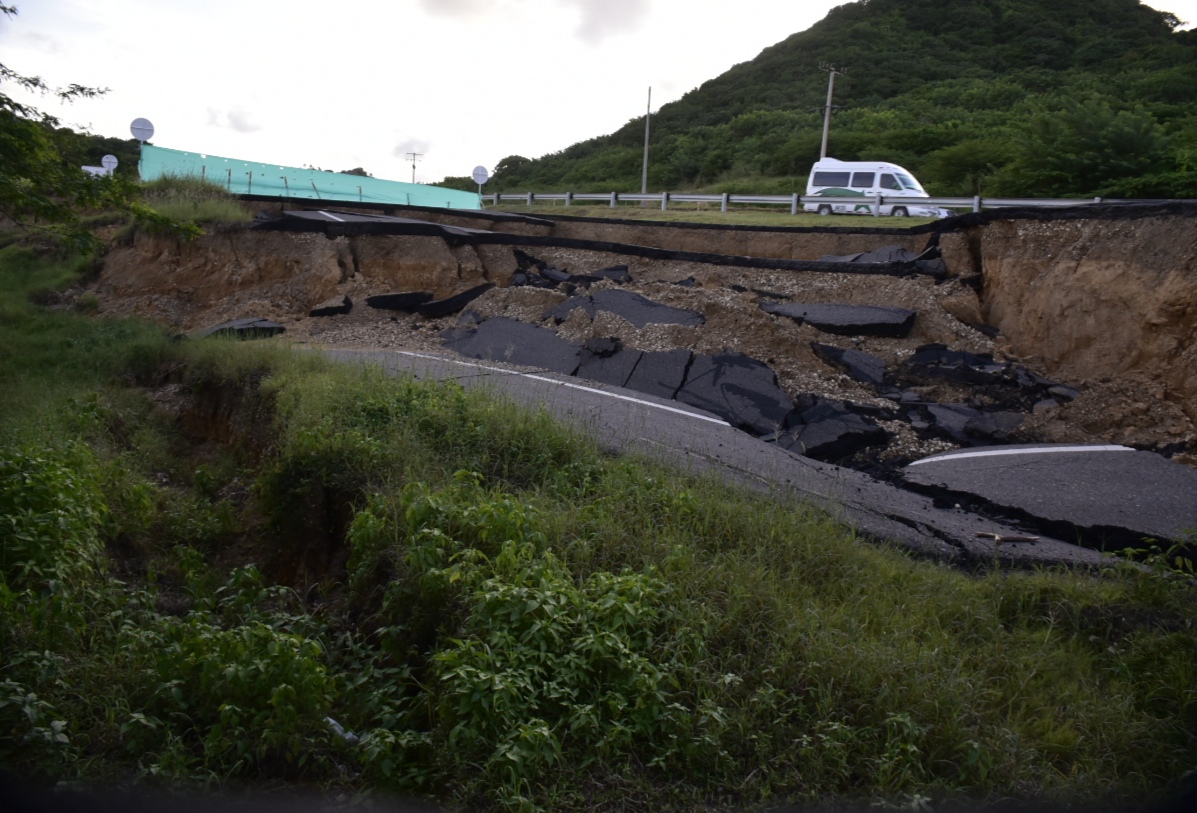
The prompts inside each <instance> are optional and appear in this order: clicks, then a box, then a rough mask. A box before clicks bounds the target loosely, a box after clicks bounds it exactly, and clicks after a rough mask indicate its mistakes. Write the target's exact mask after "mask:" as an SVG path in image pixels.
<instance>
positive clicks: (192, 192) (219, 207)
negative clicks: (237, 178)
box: [142, 176, 253, 225]
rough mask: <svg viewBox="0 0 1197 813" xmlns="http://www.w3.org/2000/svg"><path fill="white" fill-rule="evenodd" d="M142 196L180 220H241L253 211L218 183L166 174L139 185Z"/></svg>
mask: <svg viewBox="0 0 1197 813" xmlns="http://www.w3.org/2000/svg"><path fill="white" fill-rule="evenodd" d="M142 199H143V200H144V201H145V203H146V204H147V205H148V206H150V208H152V209H154V210H155V211H156V212H158V213H159V214H162V215H165V216H166V217H169V218H171V219H172V220H176V221H179V222H181V223H197V224H201V225H202V224H205V223H208V224H212V223H244V222H247V221H250V220H253V214H252V213H251V212H250V211H249V210H248V209H247V208H245V206H244V205H242V204H241V202H240V201H238V200H237V198H236V197H234V196H233V195H231V194H229V192H227V191H226V190H225V189H224V188H223V187H222V186H220V185H219V184H215V183H212V182H211V181H206V180H201V179H199V178H191V177H172V176H166V177H162V178H158V179H157V180H154V181H150V182H149V183H147V184H143V185H142Z"/></svg>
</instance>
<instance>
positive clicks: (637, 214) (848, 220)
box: [488, 201, 935, 229]
mask: <svg viewBox="0 0 1197 813" xmlns="http://www.w3.org/2000/svg"><path fill="white" fill-rule="evenodd" d="M700 207H701V204H672V203H671V204H670V208H669V209H668V210H666V211H664V212H662V211H661V206H660V204H659V203H657V204H647V205H644V206H641V205H640V204H632V203H621V204H619V205H618V206H616V207H615V208H612V207H611V206H609V205H607V204H601V205H588V204H581V203H574V204H573V205H572V206H566V205H565V204H564V203H562V202H559V201H555V202H553V203H543V204H538V205H534V206H515V205H512V204H510V203H504V204H503V205H502V206H497V207H496V206H490V207H488V208H489V209H494V210H498V211H503V212H512V213H515V214H526V215H533V216H535V215H543V216H554V215H558V216H571V217H611V218H623V219H630V220H645V221H649V220H652V221H658V222H664V223H722V224H726V225H732V226H766V227H770V228H797V227H803V228H824V229H825V228H848V229H851V228H857V229H877V228H882V229H902V228H911V227H913V226H920V225H922V224H924V223H933V222H935V221H934V220H933V219H932V218H928V217H907V218H892V217H865V216H863V215H833V216H831V217H822V216H820V215H817V214H806V213H801V212H800V213H799V214H796V215H792V214H790V211H789V209H788V208H785V207H775V208H771V209H760V208H753V207H750V206H746V205H736V206H729V207H728V210H727V211H726V212H722V211H720V209H719V206H718V205H717V204H711V205H710V206H709V207H707V208H700Z"/></svg>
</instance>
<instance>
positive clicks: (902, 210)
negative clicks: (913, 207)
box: [891, 206, 910, 217]
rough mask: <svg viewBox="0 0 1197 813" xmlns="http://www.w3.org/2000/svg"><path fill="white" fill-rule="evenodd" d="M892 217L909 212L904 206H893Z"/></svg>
mask: <svg viewBox="0 0 1197 813" xmlns="http://www.w3.org/2000/svg"><path fill="white" fill-rule="evenodd" d="M891 214H893V216H894V217H906V216H907V215H908V214H910V212H908V211H906V207H905V206H895V207H894V210H893V212H892V213H891Z"/></svg>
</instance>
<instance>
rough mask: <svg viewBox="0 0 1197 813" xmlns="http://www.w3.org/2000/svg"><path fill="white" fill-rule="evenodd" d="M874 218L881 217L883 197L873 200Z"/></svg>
mask: <svg viewBox="0 0 1197 813" xmlns="http://www.w3.org/2000/svg"><path fill="white" fill-rule="evenodd" d="M873 217H881V196H880V195H878V196H877V197H875V198H873Z"/></svg>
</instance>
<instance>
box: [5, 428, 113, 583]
mask: <svg viewBox="0 0 1197 813" xmlns="http://www.w3.org/2000/svg"><path fill="white" fill-rule="evenodd" d="M107 516H108V507H107V505H106V504H105V502H104V498H103V495H102V493H101V491H100V488H99V484H98V482H97V470H96V464H95V461H94V459H93V458H92V456H91V453H90V452H89V451H88V450H87V448H86V447H84V446H81V445H79V444H69V445H67V446H66V447H65V448H64V449H61V450H58V449H46V448H41V449H38V448H24V449H22V448H14V447H9V448H2V449H0V583H2V584H4V585H5V586H7V587H8V588H9V589H12V590H47V589H49V590H57V589H63V588H65V589H72V588H77V587H79V586H80V585H81V584H82V583H84V582H86V581H89V580H91V579H93V578H94V577H95V576H96V575H97V574H98V573H99V572H100V570H101V569H102V567H103V557H102V554H103V531H104V524H105V521H106V519H107Z"/></svg>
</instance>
